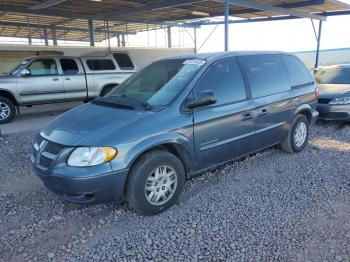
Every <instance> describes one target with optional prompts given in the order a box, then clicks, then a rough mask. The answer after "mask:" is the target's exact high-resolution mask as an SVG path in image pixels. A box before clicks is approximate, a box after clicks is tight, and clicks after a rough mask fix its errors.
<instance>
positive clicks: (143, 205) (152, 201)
mask: <svg viewBox="0 0 350 262" xmlns="http://www.w3.org/2000/svg"><path fill="white" fill-rule="evenodd" d="M184 183H185V170H184V167H183V165H182V163H181V161H180V160H179V159H178V158H177V157H176V156H175V155H173V154H171V153H169V152H167V151H151V152H149V153H146V154H145V155H143V156H141V158H140V159H139V160H138V161H137V162H136V163H135V165H134V166H133V168H132V169H131V172H130V175H129V179H128V182H127V188H126V190H127V191H126V198H127V202H128V205H129V207H130V208H132V209H134V210H135V211H136V212H138V213H140V214H143V215H156V214H158V213H160V212H163V211H165V210H167V209H168V208H170V207H171V206H172V205H174V204H175V203H176V201H177V200H178V198H179V196H180V195H181V192H182V190H183V186H184Z"/></svg>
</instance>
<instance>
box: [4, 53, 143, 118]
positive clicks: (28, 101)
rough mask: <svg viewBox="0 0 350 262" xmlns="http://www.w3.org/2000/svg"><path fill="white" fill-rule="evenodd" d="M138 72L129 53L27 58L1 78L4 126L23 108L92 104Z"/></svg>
mask: <svg viewBox="0 0 350 262" xmlns="http://www.w3.org/2000/svg"><path fill="white" fill-rule="evenodd" d="M136 71H137V68H136V66H135V64H134V62H133V61H132V59H131V57H130V56H129V55H128V53H126V52H108V53H104V54H103V55H100V56H83V57H66V56H57V57H48V56H44V57H31V58H27V59H24V60H22V61H21V62H20V63H19V64H18V65H17V66H16V67H15V68H14V69H13V70H11V72H10V73H9V74H8V75H6V76H3V77H0V124H3V123H7V122H10V121H11V120H12V119H13V118H14V116H15V114H16V107H17V108H19V106H33V105H40V104H48V103H57V102H66V101H88V100H91V99H93V98H95V97H97V96H103V95H105V94H106V93H108V92H109V91H110V90H111V89H112V88H113V87H115V86H117V85H118V84H120V83H121V82H122V81H124V80H125V79H126V78H128V77H129V76H131V75H132V74H133V73H135V72H136ZM18 112H19V110H18Z"/></svg>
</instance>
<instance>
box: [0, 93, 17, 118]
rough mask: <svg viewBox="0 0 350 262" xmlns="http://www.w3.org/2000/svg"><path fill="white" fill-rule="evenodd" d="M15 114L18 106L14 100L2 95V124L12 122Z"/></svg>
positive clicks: (0, 113)
mask: <svg viewBox="0 0 350 262" xmlns="http://www.w3.org/2000/svg"><path fill="white" fill-rule="evenodd" d="M15 115H16V108H15V105H14V104H13V102H12V101H11V100H10V99H8V98H6V97H0V124H5V123H8V122H10V121H11V120H12V119H13V118H14V117H15Z"/></svg>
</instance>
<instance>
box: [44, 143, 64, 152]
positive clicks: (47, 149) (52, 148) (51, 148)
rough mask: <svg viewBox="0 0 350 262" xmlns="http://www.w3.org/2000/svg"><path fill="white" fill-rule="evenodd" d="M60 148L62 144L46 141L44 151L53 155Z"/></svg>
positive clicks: (59, 150)
mask: <svg viewBox="0 0 350 262" xmlns="http://www.w3.org/2000/svg"><path fill="white" fill-rule="evenodd" d="M62 149H63V146H62V145H59V144H56V143H53V142H50V141H48V142H47V145H46V147H45V150H44V151H45V152H48V153H50V154H53V155H57V154H58V153H59V152H61V150H62Z"/></svg>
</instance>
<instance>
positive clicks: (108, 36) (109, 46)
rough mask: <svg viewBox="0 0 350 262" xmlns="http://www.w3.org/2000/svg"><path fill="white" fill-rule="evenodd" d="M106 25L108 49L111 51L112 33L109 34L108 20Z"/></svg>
mask: <svg viewBox="0 0 350 262" xmlns="http://www.w3.org/2000/svg"><path fill="white" fill-rule="evenodd" d="M106 25H107V38H108V48H109V50H111V36H110V32H109V24H108V20H106Z"/></svg>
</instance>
